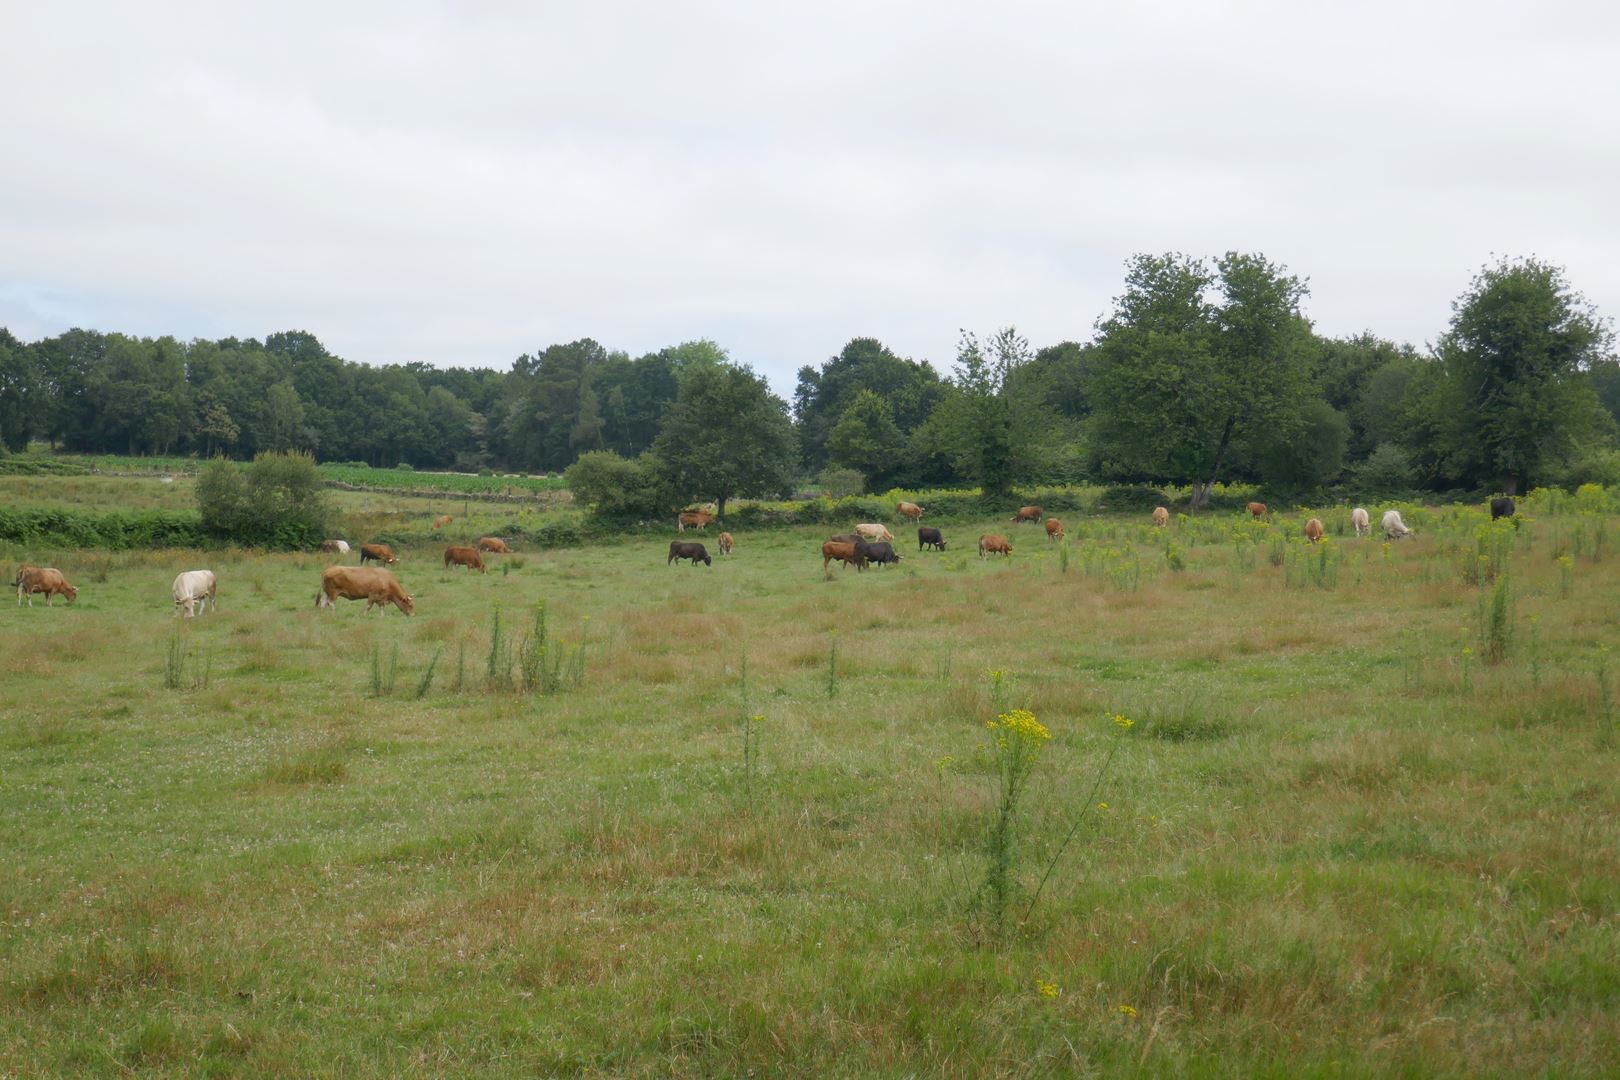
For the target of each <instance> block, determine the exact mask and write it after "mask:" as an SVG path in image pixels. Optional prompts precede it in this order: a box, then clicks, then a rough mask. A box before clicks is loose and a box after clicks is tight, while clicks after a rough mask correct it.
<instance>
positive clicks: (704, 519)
mask: <svg viewBox="0 0 1620 1080" xmlns="http://www.w3.org/2000/svg"><path fill="white" fill-rule="evenodd" d="M713 520H714V515H713V514H712V513H710V512H709V511H707V510H682V511H681V512H680V514H678V515H677V516H676V518H675V530H676V531H677V532H685V531H686V530H687V529H705V530H706V529H708V527H709V522H711V521H713Z"/></svg>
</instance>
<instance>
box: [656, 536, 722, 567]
mask: <svg viewBox="0 0 1620 1080" xmlns="http://www.w3.org/2000/svg"><path fill="white" fill-rule="evenodd" d="M676 559H691V560H692V565H693V566H696V565H697V564H698V563H702V564H703V565H704V566H713V565H714V560H713V559H712V558H710V557H709V552H708V550H707V549H706V548H704V546H703V545H702V544H694V543H690V542H688V541H685V540H671V541H670V542H669V558H667V559H665V560H664V565H665V566H668V565H669V564H670V563H672V562H674V561H675V560H676Z"/></svg>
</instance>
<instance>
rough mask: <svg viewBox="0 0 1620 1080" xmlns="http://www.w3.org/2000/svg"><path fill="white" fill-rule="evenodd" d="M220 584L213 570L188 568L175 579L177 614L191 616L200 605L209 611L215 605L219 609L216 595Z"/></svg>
mask: <svg viewBox="0 0 1620 1080" xmlns="http://www.w3.org/2000/svg"><path fill="white" fill-rule="evenodd" d="M217 588H218V585H217V583H216V582H215V581H214V572H213V571H212V570H187V571H185V572H184V573H182V574H180V575H179V576H178V577H176V578H175V579H174V610H175V613H176V614H180V615H184V616H185V617H186V618H188V619H189V618H191V617H192V616H193V615H196V614H197V608H198V607H199V606H200V607H201V608H202V610H203V611H207V610H208V608H209V605H213V608H214V610H215V611H218V610H219V600H218V598H217V595H216V591H217Z"/></svg>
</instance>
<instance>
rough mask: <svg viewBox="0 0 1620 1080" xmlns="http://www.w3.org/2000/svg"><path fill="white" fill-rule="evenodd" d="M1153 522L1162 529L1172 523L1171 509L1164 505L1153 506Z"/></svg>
mask: <svg viewBox="0 0 1620 1080" xmlns="http://www.w3.org/2000/svg"><path fill="white" fill-rule="evenodd" d="M1153 524H1155V525H1157V526H1158V527H1159V528H1161V529H1162V528H1164V527H1165V526H1166V525H1168V524H1170V511H1169V509H1167V508H1166V507H1163V506H1155V507H1154V508H1153Z"/></svg>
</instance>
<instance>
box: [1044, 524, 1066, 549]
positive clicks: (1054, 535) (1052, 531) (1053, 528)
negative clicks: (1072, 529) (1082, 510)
mask: <svg viewBox="0 0 1620 1080" xmlns="http://www.w3.org/2000/svg"><path fill="white" fill-rule="evenodd" d="M1046 538H1047V539H1048V540H1050V541H1052V542H1053V543H1054V544H1055V543H1057V542H1058V541H1059V540H1061V539H1063V522H1062V521H1060V520H1058V519H1057V518H1047V519H1046Z"/></svg>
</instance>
